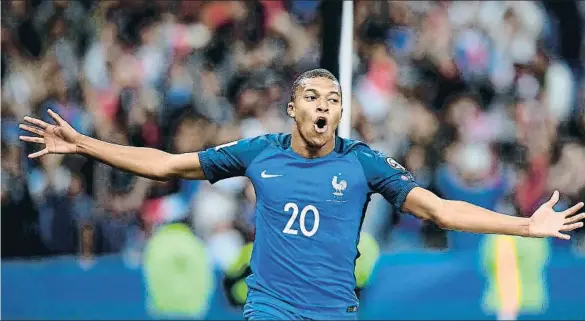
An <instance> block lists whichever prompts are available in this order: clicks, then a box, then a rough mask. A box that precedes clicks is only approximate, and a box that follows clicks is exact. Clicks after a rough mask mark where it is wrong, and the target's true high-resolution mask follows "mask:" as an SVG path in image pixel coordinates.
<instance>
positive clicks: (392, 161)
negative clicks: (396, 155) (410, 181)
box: [386, 157, 406, 171]
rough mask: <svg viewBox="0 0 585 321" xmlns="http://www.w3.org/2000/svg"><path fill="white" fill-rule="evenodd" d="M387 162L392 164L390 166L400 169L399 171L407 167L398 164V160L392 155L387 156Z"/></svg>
mask: <svg viewBox="0 0 585 321" xmlns="http://www.w3.org/2000/svg"><path fill="white" fill-rule="evenodd" d="M386 163H388V165H390V167H392V168H394V169H396V170H399V171H405V170H406V168H404V166H402V165H400V164H398V162H397V161H395V160H394V159H393V158H392V157H386Z"/></svg>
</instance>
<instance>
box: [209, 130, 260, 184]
mask: <svg viewBox="0 0 585 321" xmlns="http://www.w3.org/2000/svg"><path fill="white" fill-rule="evenodd" d="M268 145H269V142H268V140H267V139H265V138H264V137H262V136H260V137H255V138H249V139H242V140H238V141H234V142H231V143H227V144H223V145H219V146H217V147H212V148H209V149H207V150H205V151H203V152H200V153H199V162H200V163H201V169H202V170H203V173H204V174H205V177H206V178H207V180H208V181H209V182H210V183H212V184H213V183H215V182H217V181H220V180H222V179H226V178H230V177H237V176H245V175H246V169H247V168H248V166H250V164H251V163H252V161H253V160H254V159H255V158H256V156H258V154H260V153H261V152H262V151H263V150H264V149H265V148H266V147H267V146H268Z"/></svg>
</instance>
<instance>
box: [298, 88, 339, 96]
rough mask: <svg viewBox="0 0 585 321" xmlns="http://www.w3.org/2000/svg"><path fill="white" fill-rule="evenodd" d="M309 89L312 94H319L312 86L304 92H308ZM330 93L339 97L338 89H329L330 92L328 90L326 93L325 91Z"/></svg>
mask: <svg viewBox="0 0 585 321" xmlns="http://www.w3.org/2000/svg"><path fill="white" fill-rule="evenodd" d="M309 91H310V92H313V93H314V94H317V95H318V94H319V93H318V92H317V90H315V89H313V88H309V89H305V93H307V92H309ZM331 94H335V95H337V96H339V97H341V94H340V93H339V92H338V91H330V92H328V93H327V95H331Z"/></svg>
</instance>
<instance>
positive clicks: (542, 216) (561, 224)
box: [528, 191, 585, 240]
mask: <svg viewBox="0 0 585 321" xmlns="http://www.w3.org/2000/svg"><path fill="white" fill-rule="evenodd" d="M558 201H559V192H558V191H555V192H554V193H553V195H552V197H551V199H550V200H549V201H548V202H546V203H544V204H542V206H540V207H539V208H538V210H536V212H534V214H533V215H532V217H530V225H529V227H528V233H529V235H530V236H532V237H558V238H560V239H563V240H569V239H571V236H570V235H568V234H564V233H561V232H570V231H572V230H575V229H578V228H580V227H582V226H583V222H579V221H581V220H583V219H585V213H581V214H579V215H574V214H575V213H577V211H578V210H579V209H581V208H582V207H583V202H580V203H578V204H577V205H575V206H573V207H571V208H569V209H567V210H565V211H562V212H556V211H555V210H554V209H553V206H555V204H556V203H557V202H558Z"/></svg>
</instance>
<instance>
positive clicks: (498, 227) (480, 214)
mask: <svg viewBox="0 0 585 321" xmlns="http://www.w3.org/2000/svg"><path fill="white" fill-rule="evenodd" d="M437 220H438V221H439V222H440V225H441V226H442V227H443V228H446V229H450V230H459V231H465V232H472V233H484V234H507V235H518V236H528V235H529V234H528V230H529V229H528V225H529V219H527V218H523V217H514V216H509V215H504V214H499V213H496V212H493V211H490V210H487V209H485V208H482V207H479V206H475V205H473V204H470V203H467V202H460V201H448V200H443V206H442V209H441V210H440V212H439V213H438V214H437Z"/></svg>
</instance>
